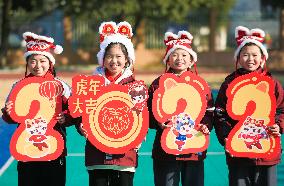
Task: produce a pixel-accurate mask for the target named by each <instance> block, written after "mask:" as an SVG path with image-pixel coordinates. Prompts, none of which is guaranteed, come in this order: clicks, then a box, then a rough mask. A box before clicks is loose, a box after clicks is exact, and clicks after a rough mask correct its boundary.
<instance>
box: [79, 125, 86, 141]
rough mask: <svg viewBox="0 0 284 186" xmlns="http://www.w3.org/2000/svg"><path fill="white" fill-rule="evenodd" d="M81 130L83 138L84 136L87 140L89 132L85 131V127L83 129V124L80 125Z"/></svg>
mask: <svg viewBox="0 0 284 186" xmlns="http://www.w3.org/2000/svg"><path fill="white" fill-rule="evenodd" d="M79 130H80V132H81V134H83V136H84V137H85V138H87V137H88V134H87V131H86V130H85V129H84V127H83V123H80V127H79Z"/></svg>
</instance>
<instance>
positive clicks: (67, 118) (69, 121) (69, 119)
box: [59, 80, 77, 127]
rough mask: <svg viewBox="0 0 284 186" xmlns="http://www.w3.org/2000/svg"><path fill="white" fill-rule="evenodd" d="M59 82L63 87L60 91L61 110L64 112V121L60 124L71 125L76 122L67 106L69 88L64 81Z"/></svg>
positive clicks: (69, 94)
mask: <svg viewBox="0 0 284 186" xmlns="http://www.w3.org/2000/svg"><path fill="white" fill-rule="evenodd" d="M59 81H61V80H59ZM61 83H62V86H63V89H64V91H63V93H62V112H63V113H64V116H65V122H64V123H63V124H62V125H63V126H64V127H69V126H71V125H74V124H76V122H77V119H76V118H73V117H72V116H71V114H70V110H69V108H68V101H69V97H70V96H71V88H70V87H69V85H67V84H66V83H65V82H63V81H61Z"/></svg>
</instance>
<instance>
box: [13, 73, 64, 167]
mask: <svg viewBox="0 0 284 186" xmlns="http://www.w3.org/2000/svg"><path fill="white" fill-rule="evenodd" d="M62 92H63V86H62V84H61V83H60V82H59V81H58V80H55V79H46V78H41V77H29V78H25V79H23V80H21V81H20V82H18V83H17V84H16V85H15V86H14V88H13V90H12V92H11V93H10V96H9V101H12V102H13V108H12V110H11V113H10V116H11V118H12V119H13V120H14V121H16V122H17V123H19V127H18V128H17V129H16V131H15V133H14V134H13V136H12V139H11V143H10V151H11V154H12V156H13V157H15V159H17V160H19V161H48V160H54V159H56V158H58V157H59V156H60V155H61V154H62V152H63V149H64V141H63V138H62V136H61V134H60V133H59V132H57V131H55V130H54V129H53V127H54V125H55V124H56V120H55V115H56V114H59V113H60V112H61V110H62V99H61V95H62Z"/></svg>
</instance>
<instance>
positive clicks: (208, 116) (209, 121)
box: [201, 90, 214, 131]
mask: <svg viewBox="0 0 284 186" xmlns="http://www.w3.org/2000/svg"><path fill="white" fill-rule="evenodd" d="M206 99H207V107H206V112H205V115H204V117H203V118H202V120H201V123H202V124H205V125H206V126H207V128H208V129H209V130H210V131H211V130H212V128H213V113H214V100H213V95H212V92H211V90H210V92H209V94H208V95H206Z"/></svg>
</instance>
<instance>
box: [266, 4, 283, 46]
mask: <svg viewBox="0 0 284 186" xmlns="http://www.w3.org/2000/svg"><path fill="white" fill-rule="evenodd" d="M261 4H262V6H268V5H270V6H272V7H273V8H274V9H277V8H279V9H280V11H279V14H280V15H279V17H280V19H279V25H280V26H279V36H280V39H279V49H280V50H284V1H283V0H261Z"/></svg>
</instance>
